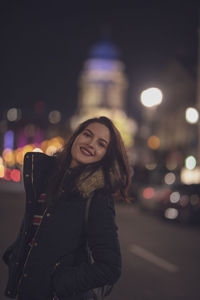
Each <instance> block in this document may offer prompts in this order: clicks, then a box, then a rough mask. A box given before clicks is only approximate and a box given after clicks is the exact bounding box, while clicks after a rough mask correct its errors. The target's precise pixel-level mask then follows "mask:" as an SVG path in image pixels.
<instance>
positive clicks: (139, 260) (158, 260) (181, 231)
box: [0, 189, 200, 300]
mask: <svg viewBox="0 0 200 300" xmlns="http://www.w3.org/2000/svg"><path fill="white" fill-rule="evenodd" d="M23 209H24V194H23V193H22V192H20V191H18V192H12V191H9V193H8V192H6V191H3V192H2V189H1V192H0V222H1V223H0V233H1V245H0V249H1V254H2V252H3V251H4V250H5V248H6V247H7V246H8V245H9V244H10V243H11V242H12V241H13V239H14V238H15V237H16V233H17V231H18V228H19V224H20V221H21V218H22V215H23ZM116 214H117V225H118V227H119V236H120V242H121V249H122V256H123V273H122V276H121V278H120V280H119V281H118V283H117V284H116V285H115V287H114V288H113V292H112V294H111V295H110V296H109V297H108V298H107V299H108V300H161V299H162V300H179V299H180V300H199V299H200V285H199V278H200V227H199V226H196V227H195V226H194V227H185V226H180V225H177V224H171V223H167V222H164V221H163V220H161V219H159V218H156V217H153V216H151V215H148V214H146V213H143V212H141V211H140V210H139V209H137V207H134V206H132V205H122V204H117V205H116ZM0 278H1V281H0V291H1V294H0V300H5V299H8V298H6V297H5V296H4V295H3V290H4V287H5V282H6V278H7V269H6V266H5V265H4V264H3V262H2V260H1V262H0ZM27 300H28V299H27Z"/></svg>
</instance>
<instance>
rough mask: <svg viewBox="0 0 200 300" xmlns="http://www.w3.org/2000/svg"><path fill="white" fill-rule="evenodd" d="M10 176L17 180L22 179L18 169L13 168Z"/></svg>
mask: <svg viewBox="0 0 200 300" xmlns="http://www.w3.org/2000/svg"><path fill="white" fill-rule="evenodd" d="M10 178H11V179H12V180H13V181H15V182H19V181H20V179H21V176H20V171H19V170H17V169H14V170H12V171H11V173H10Z"/></svg>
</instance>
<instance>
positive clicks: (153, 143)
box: [147, 135, 160, 150]
mask: <svg viewBox="0 0 200 300" xmlns="http://www.w3.org/2000/svg"><path fill="white" fill-rule="evenodd" d="M147 145H148V147H149V148H151V149H153V150H156V149H158V148H159V147H160V139H159V138H158V137H157V136H155V135H152V136H150V137H149V138H148V140H147Z"/></svg>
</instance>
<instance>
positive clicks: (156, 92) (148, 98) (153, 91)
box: [140, 87, 163, 107]
mask: <svg viewBox="0 0 200 300" xmlns="http://www.w3.org/2000/svg"><path fill="white" fill-rule="evenodd" d="M162 98H163V95H162V92H161V90H160V89H158V88H155V87H152V88H149V89H146V90H144V91H143V92H142V93H141V98H140V99H141V103H142V105H144V106H146V107H152V106H156V105H159V104H160V103H161V102H162Z"/></svg>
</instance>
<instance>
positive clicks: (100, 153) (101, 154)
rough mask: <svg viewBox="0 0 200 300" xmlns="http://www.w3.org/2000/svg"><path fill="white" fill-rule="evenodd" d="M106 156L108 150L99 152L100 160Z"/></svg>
mask: <svg viewBox="0 0 200 300" xmlns="http://www.w3.org/2000/svg"><path fill="white" fill-rule="evenodd" d="M105 154H106V149H99V151H98V157H99V159H101V158H103V157H104V155H105Z"/></svg>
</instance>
